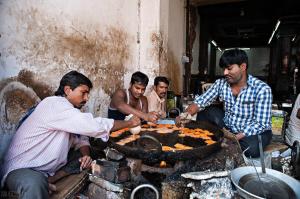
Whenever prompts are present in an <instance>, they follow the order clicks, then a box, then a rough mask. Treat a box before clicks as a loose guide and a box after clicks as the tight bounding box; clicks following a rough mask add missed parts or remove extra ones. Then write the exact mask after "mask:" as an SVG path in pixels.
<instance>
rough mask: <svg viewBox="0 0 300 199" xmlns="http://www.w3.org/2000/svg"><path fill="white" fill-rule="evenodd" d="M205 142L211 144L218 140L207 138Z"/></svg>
mask: <svg viewBox="0 0 300 199" xmlns="http://www.w3.org/2000/svg"><path fill="white" fill-rule="evenodd" d="M205 143H206V144H207V145H211V144H214V143H216V141H214V140H205Z"/></svg>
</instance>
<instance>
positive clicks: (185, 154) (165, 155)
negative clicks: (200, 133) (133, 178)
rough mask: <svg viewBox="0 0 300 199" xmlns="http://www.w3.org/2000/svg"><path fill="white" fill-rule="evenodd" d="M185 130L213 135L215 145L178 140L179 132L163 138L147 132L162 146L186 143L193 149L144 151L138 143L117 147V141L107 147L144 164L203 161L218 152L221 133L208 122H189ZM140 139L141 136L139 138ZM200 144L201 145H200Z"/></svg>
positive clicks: (111, 142)
mask: <svg viewBox="0 0 300 199" xmlns="http://www.w3.org/2000/svg"><path fill="white" fill-rule="evenodd" d="M185 127H187V128H191V129H194V128H201V129H205V130H208V131H210V132H212V133H214V136H213V140H215V141H216V143H214V144H211V145H205V144H204V142H203V141H201V140H195V139H193V138H190V137H184V138H179V137H178V134H179V132H174V133H169V134H164V136H161V135H160V136H157V133H153V132H148V133H147V136H151V137H154V139H157V140H159V142H160V143H162V144H163V145H167V144H169V145H173V144H175V143H176V142H184V143H188V145H189V146H192V147H193V149H189V150H179V151H161V150H146V149H145V148H142V147H140V146H139V145H138V142H133V143H131V144H130V145H124V146H121V145H118V144H116V142H117V140H115V139H110V141H109V145H110V146H111V147H113V148H115V149H117V150H118V151H120V152H121V153H124V154H125V155H126V156H128V157H133V158H138V159H141V160H143V162H144V163H146V164H155V163H159V162H160V161H162V160H164V161H167V162H169V163H175V162H176V161H178V160H189V159H194V158H197V159H203V158H205V157H207V156H209V155H211V154H212V153H214V152H216V151H218V150H219V149H220V148H221V142H222V140H223V132H222V131H221V130H220V129H219V128H218V127H216V126H214V125H213V124H211V123H208V122H203V121H202V122H196V121H191V122H190V123H188V124H186V125H185ZM141 137H142V136H141ZM201 142H202V143H201Z"/></svg>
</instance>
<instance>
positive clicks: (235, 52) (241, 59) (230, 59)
mask: <svg viewBox="0 0 300 199" xmlns="http://www.w3.org/2000/svg"><path fill="white" fill-rule="evenodd" d="M242 63H245V64H246V67H247V68H248V56H247V54H246V52H245V51H243V50H241V49H238V48H235V49H230V50H225V51H224V53H223V55H222V56H221V58H220V62H219V66H220V67H221V68H227V67H228V66H229V65H232V64H237V65H241V64H242Z"/></svg>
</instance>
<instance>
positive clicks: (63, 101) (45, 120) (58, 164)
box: [1, 71, 140, 199]
mask: <svg viewBox="0 0 300 199" xmlns="http://www.w3.org/2000/svg"><path fill="white" fill-rule="evenodd" d="M92 87H93V85H92V83H91V81H90V80H89V79H88V78H87V77H86V76H84V75H83V74H81V73H78V72H77V71H71V72H69V73H67V74H66V75H64V76H63V78H62V79H61V81H60V86H59V88H58V90H57V91H56V92H55V95H56V96H51V97H47V98H45V99H44V100H42V101H41V102H40V103H39V104H38V105H37V107H36V108H35V110H34V111H33V112H32V113H31V114H30V115H29V116H28V118H27V119H26V120H25V121H24V122H23V123H22V124H21V126H20V127H19V128H18V130H17V132H16V134H15V136H14V138H13V139H12V142H11V144H10V147H9V149H8V151H7V154H6V156H5V159H4V164H3V165H2V166H1V174H2V176H3V179H2V182H1V185H2V186H3V185H4V184H5V185H6V186H7V188H8V189H9V191H13V192H17V193H18V194H19V197H20V198H22V199H24V198H25V199H32V198H35V199H38V198H40V199H45V198H49V193H48V191H49V188H50V189H51V187H49V184H48V180H49V179H48V178H49V177H50V178H51V176H54V175H55V173H56V172H57V171H58V170H59V169H61V168H62V167H63V166H64V165H65V164H66V163H67V156H68V152H69V149H70V147H72V146H74V147H75V148H76V149H79V150H80V152H81V154H82V157H81V158H80V164H81V165H80V167H81V168H83V169H84V168H87V167H89V166H90V164H91V158H90V156H89V142H88V139H87V136H91V137H96V138H101V139H102V140H103V141H107V140H108V138H109V132H110V131H114V130H117V129H120V128H125V127H134V126H137V125H139V124H140V120H139V119H138V118H137V117H133V118H132V119H131V120H129V121H114V120H112V119H106V118H101V117H96V118H94V117H93V115H92V114H91V113H83V112H81V111H80V109H81V107H82V106H83V105H84V104H85V103H86V102H87V100H88V97H89V91H90V89H91V88H92Z"/></svg>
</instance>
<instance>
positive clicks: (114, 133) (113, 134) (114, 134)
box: [110, 128, 129, 138]
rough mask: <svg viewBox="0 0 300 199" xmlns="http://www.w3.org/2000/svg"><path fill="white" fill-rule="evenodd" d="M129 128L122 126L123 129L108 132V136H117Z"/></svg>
mask: <svg viewBox="0 0 300 199" xmlns="http://www.w3.org/2000/svg"><path fill="white" fill-rule="evenodd" d="M128 130H129V128H124V129H120V130H117V131H114V132H112V133H111V134H110V137H113V138H116V137H119V136H120V135H121V134H122V133H124V132H126V131H128Z"/></svg>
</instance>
